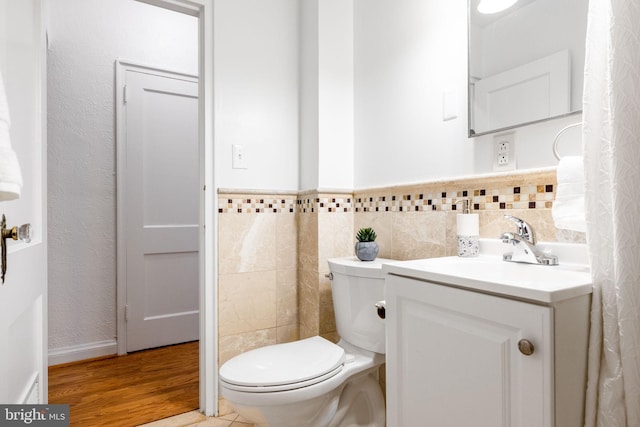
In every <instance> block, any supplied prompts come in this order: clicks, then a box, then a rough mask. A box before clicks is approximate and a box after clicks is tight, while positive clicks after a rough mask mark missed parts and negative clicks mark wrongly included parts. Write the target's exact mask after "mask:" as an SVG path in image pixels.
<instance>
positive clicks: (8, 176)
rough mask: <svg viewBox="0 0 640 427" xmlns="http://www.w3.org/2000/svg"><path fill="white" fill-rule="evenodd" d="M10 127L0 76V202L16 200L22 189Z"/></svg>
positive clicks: (5, 96)
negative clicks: (10, 136)
mask: <svg viewBox="0 0 640 427" xmlns="http://www.w3.org/2000/svg"><path fill="white" fill-rule="evenodd" d="M10 127H11V119H10V118H9V105H8V104H7V94H6V93H5V90H4V82H3V81H2V75H0V201H2V200H12V199H17V198H18V197H20V190H21V189H22V172H21V171H20V164H19V163H18V158H17V157H16V153H15V151H13V148H12V147H11V140H10V138H9V128H10Z"/></svg>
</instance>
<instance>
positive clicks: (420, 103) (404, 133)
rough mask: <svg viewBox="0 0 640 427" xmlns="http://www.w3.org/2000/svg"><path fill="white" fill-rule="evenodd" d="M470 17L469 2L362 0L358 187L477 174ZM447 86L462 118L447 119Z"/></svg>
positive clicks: (358, 49)
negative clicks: (470, 100)
mask: <svg viewBox="0 0 640 427" xmlns="http://www.w3.org/2000/svg"><path fill="white" fill-rule="evenodd" d="M466 22H467V20H466V1H465V0H453V1H446V2H444V1H437V0H428V1H426V0H395V1H390V0H356V2H355V66H354V67H355V135H356V138H355V179H354V181H355V187H356V188H366V187H372V186H384V185H390V184H400V183H410V182H419V181H425V180H429V179H434V178H442V177H450V176H459V175H463V174H466V173H471V172H472V169H473V153H474V151H473V148H474V145H473V143H472V142H470V141H469V140H467V138H466V121H467V112H466V97H467V93H466V79H467V71H466V69H467V68H466V67H467V49H466V45H467V43H466ZM445 91H453V98H454V99H455V101H457V103H458V106H459V108H458V117H457V118H456V119H454V120H449V121H443V120H442V97H443V93H444V92H445Z"/></svg>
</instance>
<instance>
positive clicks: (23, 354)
mask: <svg viewBox="0 0 640 427" xmlns="http://www.w3.org/2000/svg"><path fill="white" fill-rule="evenodd" d="M46 5H47V4H46V1H42V0H41V1H39V0H21V1H14V0H0V29H2V30H1V31H0V72H2V75H3V80H4V83H5V88H6V93H7V101H8V105H9V111H10V116H11V133H10V134H11V143H12V145H13V148H14V150H15V152H16V154H17V156H18V161H19V163H20V166H21V168H22V177H23V182H24V185H23V187H22V192H21V196H20V198H19V199H17V200H13V201H5V202H0V215H1V214H5V215H6V218H7V223H8V224H7V226H8V227H12V226H14V225H20V224H22V223H31V225H32V227H33V236H32V241H31V243H29V244H27V243H23V242H14V241H13V240H7V248H8V254H7V272H6V277H5V283H4V284H0V403H13V404H21V403H46V400H47V370H46V367H47V357H46V355H47V346H46V342H47V337H46V334H47V329H46V321H47V221H46V159H47V152H46V142H45V141H46V110H45V107H46V85H45V82H46V68H45V67H46V57H45V48H44V40H45V38H44V31H45V30H44V23H45V22H46V19H45V17H46ZM1 160H2V159H0V164H1V163H2V161H1ZM0 167H2V166H1V165H0Z"/></svg>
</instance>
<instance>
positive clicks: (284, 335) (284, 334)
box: [276, 323, 300, 344]
mask: <svg viewBox="0 0 640 427" xmlns="http://www.w3.org/2000/svg"><path fill="white" fill-rule="evenodd" d="M276 339H277V342H278V344H281V343H286V342H292V341H297V340H299V339H300V327H299V326H298V324H297V323H295V324H292V325H283V326H278V328H277V330H276Z"/></svg>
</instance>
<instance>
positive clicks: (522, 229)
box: [504, 215, 536, 245]
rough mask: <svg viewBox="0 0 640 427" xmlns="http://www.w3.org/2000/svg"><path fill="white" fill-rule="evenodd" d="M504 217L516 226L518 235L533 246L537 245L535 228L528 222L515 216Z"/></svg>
mask: <svg viewBox="0 0 640 427" xmlns="http://www.w3.org/2000/svg"><path fill="white" fill-rule="evenodd" d="M504 217H505V218H506V219H508V220H511V221H513V222H514V223H515V224H516V227H517V233H518V235H519V236H520V237H522V238H523V239H526V240H528V241H529V243H531V244H532V245H535V244H536V235H535V233H534V232H533V227H532V226H531V225H529V224H528V223H527V222H526V221H524V220H522V219H520V218H516V217H515V216H513V215H505V216H504Z"/></svg>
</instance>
